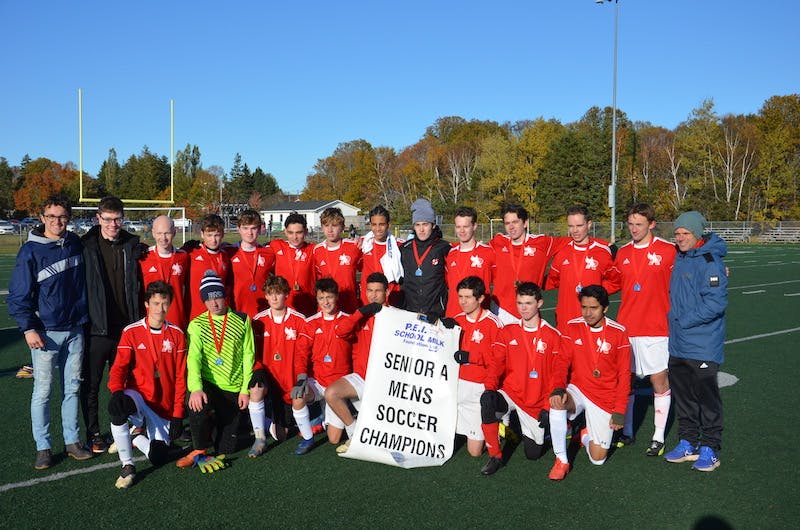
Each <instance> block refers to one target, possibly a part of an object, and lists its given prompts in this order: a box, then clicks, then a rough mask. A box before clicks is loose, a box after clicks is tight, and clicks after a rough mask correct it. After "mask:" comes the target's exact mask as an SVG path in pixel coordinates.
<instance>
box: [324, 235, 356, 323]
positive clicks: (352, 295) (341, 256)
mask: <svg viewBox="0 0 800 530" xmlns="http://www.w3.org/2000/svg"><path fill="white" fill-rule="evenodd" d="M314 267H315V269H316V274H317V278H333V279H334V281H336V285H338V286H339V298H338V302H337V305H338V306H339V308H341V310H342V311H344V312H346V313H352V312H353V311H355V310H356V309H358V307H359V306H360V305H361V304H359V302H358V296H357V295H356V273H357V272H358V271H359V270H360V269H361V249H360V248H358V246H357V245H356V244H355V242H353V241H348V240H344V239H343V240H341V241H339V244H338V245H337V246H336V247H334V248H329V247H328V246H326V244H325V242H324V241H323V242H322V243H319V244H317V245H316V246H314Z"/></svg>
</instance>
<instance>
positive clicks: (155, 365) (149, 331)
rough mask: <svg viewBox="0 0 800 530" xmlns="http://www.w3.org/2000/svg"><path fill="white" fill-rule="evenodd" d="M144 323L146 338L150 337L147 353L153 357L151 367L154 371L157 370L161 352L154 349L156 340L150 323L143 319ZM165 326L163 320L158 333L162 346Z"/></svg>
mask: <svg viewBox="0 0 800 530" xmlns="http://www.w3.org/2000/svg"><path fill="white" fill-rule="evenodd" d="M145 323H146V325H147V338H148V339H150V351H149V353H150V357H151V358H152V359H153V369H154V370H155V371H156V372H158V359H159V357H160V355H159V354H160V353H161V351H160V350H158V349H156V341H155V339H153V330H152V328H151V327H150V324H149V323H148V322H147V321H145ZM166 327H167V324H166V322H165V323H164V324H162V325H161V333H159V335H161V345H162V346H163V345H164V335H163V333H164V330H165V329H166Z"/></svg>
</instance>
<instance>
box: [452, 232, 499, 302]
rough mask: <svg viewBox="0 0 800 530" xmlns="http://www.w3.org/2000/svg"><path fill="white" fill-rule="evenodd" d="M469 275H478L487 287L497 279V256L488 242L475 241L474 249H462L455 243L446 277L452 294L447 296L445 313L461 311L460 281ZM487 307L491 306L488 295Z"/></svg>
mask: <svg viewBox="0 0 800 530" xmlns="http://www.w3.org/2000/svg"><path fill="white" fill-rule="evenodd" d="M467 276H477V277H478V278H480V279H481V280H483V283H484V285H486V287H487V289H488V288H489V287H490V286H491V285H492V283H493V282H494V281H495V256H494V250H493V249H492V247H491V246H489V245H487V244H486V243H480V242H478V243H475V247H474V248H473V249H472V250H467V251H462V250H461V249H460V244H459V243H455V244H454V245H453V248H451V249H450V253H449V254H448V255H447V265H446V268H445V278H447V289H448V290H449V291H450V296H448V297H447V309H446V310H445V315H446V316H449V317H453V316H455V315H457V314H459V313H460V312H461V306H459V304H458V290H457V289H456V287H457V286H458V282H460V281H461V280H463V279H464V278H466V277H467ZM484 305H485V307H487V308H488V307H489V297H488V296H487V297H486V300H485V303H484Z"/></svg>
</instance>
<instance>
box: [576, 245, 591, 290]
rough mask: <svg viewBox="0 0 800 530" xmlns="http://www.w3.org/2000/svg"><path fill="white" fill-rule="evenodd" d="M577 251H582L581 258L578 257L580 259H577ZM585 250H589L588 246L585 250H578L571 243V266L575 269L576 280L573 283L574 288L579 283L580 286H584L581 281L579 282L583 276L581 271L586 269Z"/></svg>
mask: <svg viewBox="0 0 800 530" xmlns="http://www.w3.org/2000/svg"><path fill="white" fill-rule="evenodd" d="M578 252H582V256H581V257H582V258H583V259H580V260H579V259H578V254H577V253H578ZM587 252H589V247H588V246H587V247H586V250H585V251H578V250H575V244H574V243H572V267H573V268H574V269H575V277H576V278H577V280H578V283H576V284H575V287H576V288H577V287H578V286H579V285H580V286H581V287H584V285H583V283H581V278H583V271H585V270H586V255H587Z"/></svg>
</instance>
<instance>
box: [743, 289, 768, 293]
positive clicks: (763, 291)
mask: <svg viewBox="0 0 800 530" xmlns="http://www.w3.org/2000/svg"><path fill="white" fill-rule="evenodd" d="M766 292H767V291H765V290H764V289H759V290H758V291H742V294H759V293H766Z"/></svg>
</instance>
